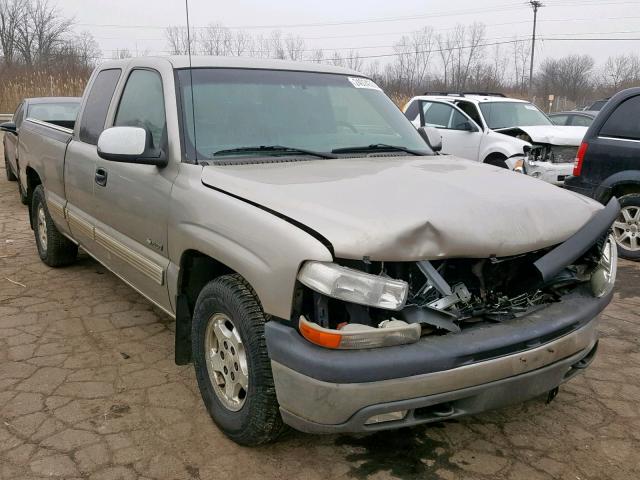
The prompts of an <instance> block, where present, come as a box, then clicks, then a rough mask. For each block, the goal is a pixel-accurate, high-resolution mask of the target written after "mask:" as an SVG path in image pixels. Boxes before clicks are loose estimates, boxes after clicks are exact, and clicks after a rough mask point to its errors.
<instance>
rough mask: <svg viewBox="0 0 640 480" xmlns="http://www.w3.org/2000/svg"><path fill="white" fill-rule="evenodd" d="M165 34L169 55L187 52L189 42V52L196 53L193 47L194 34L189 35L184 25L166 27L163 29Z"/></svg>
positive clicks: (194, 44) (194, 43)
mask: <svg viewBox="0 0 640 480" xmlns="http://www.w3.org/2000/svg"><path fill="white" fill-rule="evenodd" d="M165 36H166V37H167V44H168V46H169V53H170V54H171V55H186V54H188V53H189V44H191V53H193V54H195V53H197V52H196V48H195V46H196V39H195V38H194V37H195V34H194V35H191V36H190V35H189V32H188V31H187V28H186V27H174V26H171V27H167V29H166V30H165ZM189 40H190V41H189Z"/></svg>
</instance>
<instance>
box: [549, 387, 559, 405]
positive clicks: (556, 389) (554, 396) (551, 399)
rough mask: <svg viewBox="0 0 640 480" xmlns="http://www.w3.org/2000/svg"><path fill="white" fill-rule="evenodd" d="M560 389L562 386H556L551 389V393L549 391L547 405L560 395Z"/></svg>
mask: <svg viewBox="0 0 640 480" xmlns="http://www.w3.org/2000/svg"><path fill="white" fill-rule="evenodd" d="M559 391H560V387H556V388H554V389H552V390H549V393H547V405H549V404H550V403H551V402H553V399H554V398H556V397H557V396H558V392H559Z"/></svg>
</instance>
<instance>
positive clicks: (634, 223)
mask: <svg viewBox="0 0 640 480" xmlns="http://www.w3.org/2000/svg"><path fill="white" fill-rule="evenodd" d="M619 202H620V207H621V209H620V215H618V218H617V219H616V221H615V222H614V223H613V234H614V237H615V239H616V243H617V244H618V250H619V252H620V256H621V257H622V258H626V259H628V260H640V194H637V193H634V194H630V195H625V196H623V197H621V198H620V199H619Z"/></svg>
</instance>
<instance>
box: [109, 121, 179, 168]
mask: <svg viewBox="0 0 640 480" xmlns="http://www.w3.org/2000/svg"><path fill="white" fill-rule="evenodd" d="M98 156H100V158H104V159H105V160H109V161H112V162H123V163H138V164H141V165H155V166H157V167H166V166H167V156H166V154H165V153H164V152H163V151H162V149H160V148H153V145H152V136H151V133H150V132H149V131H147V130H146V129H144V128H140V127H111V128H107V129H106V130H105V131H103V132H102V133H101V134H100V137H99V138H98Z"/></svg>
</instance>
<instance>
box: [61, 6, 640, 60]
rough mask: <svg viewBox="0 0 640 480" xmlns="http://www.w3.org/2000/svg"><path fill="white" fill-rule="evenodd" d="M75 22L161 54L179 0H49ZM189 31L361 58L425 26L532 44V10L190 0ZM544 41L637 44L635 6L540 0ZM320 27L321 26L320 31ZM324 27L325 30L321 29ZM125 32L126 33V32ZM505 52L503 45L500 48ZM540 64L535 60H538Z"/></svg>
mask: <svg viewBox="0 0 640 480" xmlns="http://www.w3.org/2000/svg"><path fill="white" fill-rule="evenodd" d="M52 3H57V4H58V5H59V8H60V9H61V11H62V12H63V13H64V14H65V15H68V16H73V17H74V18H75V21H76V26H75V28H76V30H78V31H81V30H88V31H90V32H91V33H92V34H93V35H94V37H95V38H96V40H97V41H98V42H99V44H100V47H101V49H102V51H103V56H105V57H111V56H112V52H113V50H115V49H122V48H127V49H130V50H131V51H132V52H134V53H135V51H136V49H137V50H138V51H139V52H143V51H148V52H149V53H151V54H162V53H164V52H166V49H167V46H166V41H165V39H164V30H163V29H164V27H166V26H168V25H181V24H182V25H183V24H185V13H184V1H182V0H171V1H169V0H153V1H151V0H144V1H143V0H137V1H135V0H134V1H131V0H109V1H97V0H52ZM189 3H190V10H191V24H192V26H196V27H197V26H203V25H206V24H208V23H222V24H224V25H226V26H228V27H239V28H242V29H243V30H245V31H247V32H250V33H254V34H264V35H268V34H269V33H270V32H271V31H272V30H274V29H279V30H280V31H282V33H283V34H284V35H287V34H292V35H296V36H300V37H303V38H304V39H305V42H306V46H307V48H310V49H311V48H327V49H338V50H339V51H341V52H342V53H346V52H348V50H349V49H355V50H359V51H360V54H361V55H363V56H365V57H366V56H369V55H383V54H388V53H391V52H392V48H391V46H392V45H393V44H394V43H395V42H396V41H397V40H398V39H399V37H400V36H401V35H403V34H405V33H410V32H411V31H414V30H417V29H420V28H422V27H424V26H427V25H429V26H431V27H433V28H434V29H435V30H436V31H439V32H442V33H446V32H447V30H450V29H452V28H453V27H454V26H455V25H456V24H458V23H460V24H465V25H466V24H470V23H472V22H474V21H478V22H483V23H484V24H486V28H487V29H486V38H487V42H493V41H503V40H511V39H512V38H513V37H519V38H530V35H531V28H532V18H533V14H532V10H531V8H530V6H529V5H528V1H526V0H388V1H384V2H383V1H375V0H366V1H365V0H321V1H314V2H309V1H307V2H302V1H300V0H269V1H265V0H228V1H224V2H221V1H212V0H190V2H189ZM544 3H545V7H544V8H542V9H540V11H539V16H538V18H539V28H538V34H539V36H540V37H542V38H545V37H546V38H548V39H550V38H569V37H572V38H592V37H597V38H604V37H606V38H639V39H640V0H635V1H623V0H544ZM318 24H324V25H318ZM327 24H328V25H327ZM127 27H128V28H127ZM505 48H508V45H506V46H505ZM639 49H640V41H604V40H600V41H592V40H589V41H559V40H543V41H541V42H540V44H539V47H538V48H536V56H537V59H540V60H542V59H543V58H545V57H546V56H561V55H565V54H568V53H589V54H591V55H593V56H594V58H595V59H596V62H598V64H601V63H602V62H604V60H606V58H607V57H608V56H609V55H615V54H619V53H627V52H638V51H639ZM536 63H538V62H536Z"/></svg>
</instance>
